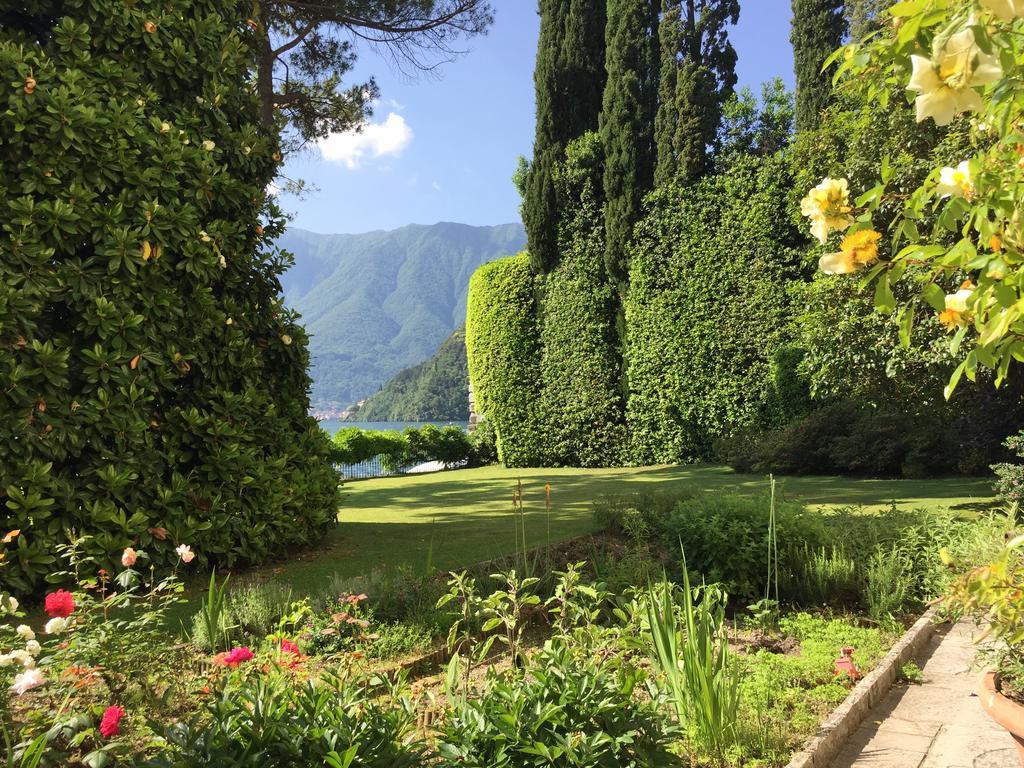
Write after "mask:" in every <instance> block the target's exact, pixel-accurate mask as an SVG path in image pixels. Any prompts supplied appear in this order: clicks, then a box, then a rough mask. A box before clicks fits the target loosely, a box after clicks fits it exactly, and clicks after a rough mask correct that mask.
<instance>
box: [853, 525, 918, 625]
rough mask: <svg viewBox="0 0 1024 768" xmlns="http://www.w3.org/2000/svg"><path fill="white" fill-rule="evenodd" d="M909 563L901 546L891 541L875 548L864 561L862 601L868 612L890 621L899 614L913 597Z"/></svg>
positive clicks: (912, 577)
mask: <svg viewBox="0 0 1024 768" xmlns="http://www.w3.org/2000/svg"><path fill="white" fill-rule="evenodd" d="M913 579H914V574H913V565H912V563H911V561H910V558H909V557H908V555H907V552H906V551H905V549H904V548H902V547H900V546H899V545H896V544H894V545H893V546H892V547H891V548H889V549H881V548H880V549H878V550H877V551H876V552H875V553H874V554H873V555H872V556H871V560H870V561H869V562H868V567H867V588H866V590H865V593H864V602H865V603H866V607H867V609H868V615H869V616H871V618H873V619H874V620H875V621H878V622H887V621H889V622H891V621H893V620H894V619H896V618H897V617H899V616H900V615H902V614H903V613H904V611H905V609H906V608H907V606H908V604H909V603H910V602H911V600H912V599H913V590H914V584H913Z"/></svg>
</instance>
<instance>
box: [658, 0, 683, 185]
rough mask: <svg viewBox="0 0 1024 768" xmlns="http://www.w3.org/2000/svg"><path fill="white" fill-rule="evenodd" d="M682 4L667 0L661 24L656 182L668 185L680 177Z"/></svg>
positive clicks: (659, 36)
mask: <svg viewBox="0 0 1024 768" xmlns="http://www.w3.org/2000/svg"><path fill="white" fill-rule="evenodd" d="M681 11H682V9H681V6H680V4H679V0H664V3H663V7H662V16H661V23H660V24H658V54H659V61H660V66H659V69H660V72H659V79H658V111H657V114H656V115H655V118H654V145H655V153H656V161H655V166H654V183H655V185H656V186H659V187H660V186H661V185H662V184H668V183H669V182H670V181H672V180H673V179H674V178H675V177H676V171H677V170H678V169H679V163H678V162H676V150H675V140H676V125H677V123H678V115H677V114H676V88H677V86H678V83H679V48H680V45H681V43H682V36H683V34H682V32H683V28H682V23H681V18H680V14H681Z"/></svg>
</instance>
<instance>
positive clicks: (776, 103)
mask: <svg viewBox="0 0 1024 768" xmlns="http://www.w3.org/2000/svg"><path fill="white" fill-rule="evenodd" d="M793 108H794V107H793V94H792V93H791V92H790V91H787V90H786V85H785V83H783V82H782V78H781V77H776V78H773V79H772V80H769V81H768V82H767V83H763V84H762V85H761V99H760V101H759V100H758V99H757V98H756V97H755V96H754V93H753V91H751V90H750V89H749V88H743V89H741V90H740V91H739V92H738V93H735V94H733V97H732V98H731V99H729V101H727V102H726V103H725V107H724V108H723V110H722V124H721V126H720V128H719V131H718V154H717V157H716V162H715V167H716V170H724V169H726V168H728V167H729V166H730V165H732V164H733V163H735V162H737V161H738V160H740V159H741V158H743V157H746V156H748V155H757V156H761V157H764V156H766V155H773V154H775V153H776V152H778V151H780V150H782V149H784V148H785V147H786V146H787V145H788V144H789V142H790V141H791V140H792V138H793Z"/></svg>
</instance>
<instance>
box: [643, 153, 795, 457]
mask: <svg viewBox="0 0 1024 768" xmlns="http://www.w3.org/2000/svg"><path fill="white" fill-rule="evenodd" d="M791 183H792V182H791V175H790V173H789V172H788V169H787V164H786V162H785V160H784V159H782V158H781V157H772V158H744V159H741V160H739V161H738V162H737V163H736V164H735V165H733V166H732V167H731V168H729V169H728V170H726V171H725V172H723V173H721V174H717V175H714V176H709V177H706V178H704V179H702V180H701V181H700V182H698V183H697V184H696V185H693V186H690V187H687V188H686V189H685V190H683V189H681V188H679V187H678V186H674V185H672V186H668V187H664V188H662V189H660V190H659V191H658V192H656V193H655V194H654V195H652V198H651V200H650V211H649V213H648V215H647V216H646V217H645V218H644V219H643V220H642V221H641V222H640V223H639V225H638V227H637V235H636V242H635V245H634V248H633V251H632V254H631V269H630V292H629V295H628V297H627V301H626V328H627V333H628V338H627V345H628V348H627V354H626V359H627V365H628V381H629V386H630V394H629V403H628V419H629V425H630V431H631V444H632V451H633V459H634V461H637V462H640V463H644V464H648V463H652V462H672V463H675V462H685V461H692V460H697V459H704V458H707V457H709V455H710V452H711V447H712V443H713V441H714V440H715V438H717V437H719V436H722V435H724V434H726V433H728V432H729V431H730V430H732V429H734V428H737V427H739V426H743V425H749V424H751V423H754V422H756V421H757V420H758V419H759V418H760V415H761V414H762V413H763V411H764V409H765V405H766V399H767V398H768V397H769V396H770V392H771V387H770V386H769V384H768V382H769V381H770V372H771V358H772V354H773V353H774V351H775V349H777V348H778V347H779V345H780V344H781V343H782V342H784V341H785V340H786V339H787V336H788V326H789V323H790V317H791V309H790V306H789V301H788V298H787V295H788V294H787V287H786V283H787V281H790V280H793V279H795V278H799V277H800V275H799V264H800V251H799V250H798V246H799V245H800V244H801V243H802V242H803V240H802V237H801V236H800V235H799V233H798V232H796V231H795V230H794V228H793V225H792V224H791V222H790V219H789V217H788V215H787V210H786V203H787V196H788V192H789V189H790V186H791Z"/></svg>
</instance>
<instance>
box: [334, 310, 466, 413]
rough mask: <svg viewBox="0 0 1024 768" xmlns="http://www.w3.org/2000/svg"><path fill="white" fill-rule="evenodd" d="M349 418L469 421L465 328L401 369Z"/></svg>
mask: <svg viewBox="0 0 1024 768" xmlns="http://www.w3.org/2000/svg"><path fill="white" fill-rule="evenodd" d="M352 418H353V419H354V420H356V421H468V420H469V368H468V367H467V365H466V330H465V328H460V329H459V330H457V331H456V332H455V333H453V334H452V335H451V336H449V337H448V338H447V339H445V341H444V343H443V344H441V348H440V349H438V350H437V353H436V354H435V355H434V356H433V357H432V358H430V359H429V360H426V361H424V362H422V363H420V364H419V365H414V366H412V367H411V368H406V369H405V370H404V371H400V372H399V373H398V375H396V376H395V377H394V378H393V379H391V381H389V382H388V383H387V384H385V385H384V388H383V389H382V390H381V391H380V392H378V393H377V394H375V395H373V396H372V397H370V399H369V400H367V401H366V402H365V403H364V404H363V405H362V406H361V407H360V408H359V410H358V411H356V413H355V414H354V415H353V416H352Z"/></svg>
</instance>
